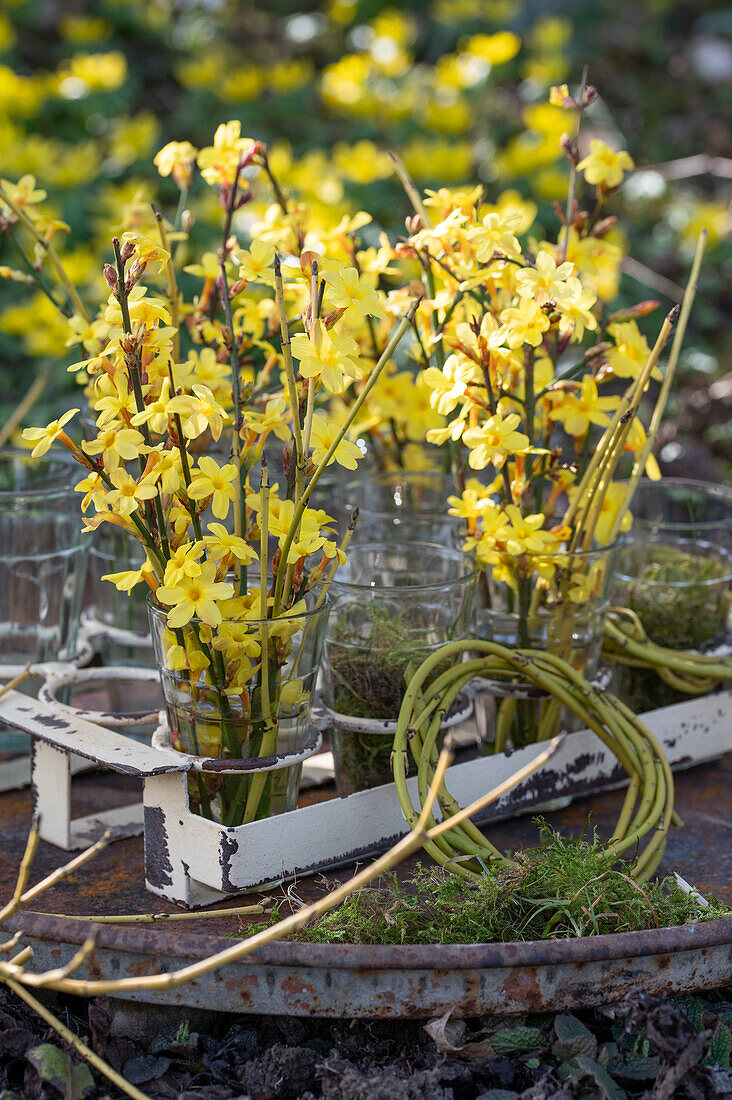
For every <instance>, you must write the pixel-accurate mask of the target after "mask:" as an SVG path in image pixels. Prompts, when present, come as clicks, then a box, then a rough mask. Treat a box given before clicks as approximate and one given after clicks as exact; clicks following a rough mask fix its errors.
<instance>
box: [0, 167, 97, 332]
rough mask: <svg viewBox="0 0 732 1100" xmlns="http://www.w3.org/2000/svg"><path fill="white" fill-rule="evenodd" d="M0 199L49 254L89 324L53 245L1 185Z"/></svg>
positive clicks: (85, 309)
mask: <svg viewBox="0 0 732 1100" xmlns="http://www.w3.org/2000/svg"><path fill="white" fill-rule="evenodd" d="M0 199H2V201H3V202H4V203H5V204H6V206H9V207H10V209H11V210H12V211H13V213H14V214H15V216H16V218H17V219H18V221H19V222H20V223H21V225H22V226H24V228H25V229H27V230H28V232H29V233H30V234H31V236H32V237H33V239H34V240H35V241H37V242H38V244H39V245H40V246H41V248H42V249H43V250H44V252H45V253H46V254H47V256H48V258H49V260H50V261H51V263H52V264H53V267H54V269H55V271H56V274H57V275H58V277H59V280H60V282H61V283H62V284H63V286H64V288H65V290H66V293H67V294H68V296H69V298H70V299H71V301H72V302H73V303H74V308H75V309H76V312H77V313H78V314H79V316H80V317H83V318H84V320H85V321H86V322H87V324H89V323H90V321H91V317H90V316H89V311H88V310H87V308H86V306H85V305H84V303H83V302H82V300H81V298H80V297H79V292H78V290H77V289H76V287H75V286H74V284H73V283H72V281H71V279H70V278H69V276H68V274H67V272H66V268H65V267H64V265H63V264H62V263H61V260H60V259H59V256H58V253H57V252H56V249H55V248H54V247H53V245H52V244H51V243H50V242H49V241H47V240H46V238H45V237H44V236H43V234H42V233H40V232H39V231H38V229H37V228H36V227H35V225H34V224H33V222H32V221H31V219H30V218H29V217H28V215H27V214H25V213H24V211H23V210H22V209H21V207H19V206H16V204H15V203H14V202H13V200H12V199H11V198H10V196H9V195H8V193H7V191H6V190H5V188H4V187H3V186H2V184H0Z"/></svg>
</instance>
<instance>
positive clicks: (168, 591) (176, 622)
mask: <svg viewBox="0 0 732 1100" xmlns="http://www.w3.org/2000/svg"><path fill="white" fill-rule="evenodd" d="M233 594H234V586H233V585H231V584H229V583H228V581H217V580H216V565H215V564H214V562H212V561H206V562H204V563H203V565H202V566H201V572H200V574H199V575H198V576H197V577H184V578H183V580H182V581H181V583H180V584H177V585H173V586H170V587H169V586H167V585H162V586H161V587H160V588H158V590H157V593H156V595H157V598H158V600H159V601H160V602H161V603H164V604H166V605H167V606H169V607H172V610H171V611H169V612H168V626H169V627H170V628H171V629H172V630H176V629H177V628H178V627H181V626H185V625H186V623H189V622H190V621H191V619H192V618H194V617H195V618H197V619H201V620H202V621H203V622H204V623H207V624H208V625H209V626H211V627H216V626H218V625H219V623H220V622H221V612H220V611H219V608H218V606H217V604H216V600H227V599H228V598H229V597H230V596H233Z"/></svg>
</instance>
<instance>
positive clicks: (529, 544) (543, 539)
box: [500, 504, 557, 557]
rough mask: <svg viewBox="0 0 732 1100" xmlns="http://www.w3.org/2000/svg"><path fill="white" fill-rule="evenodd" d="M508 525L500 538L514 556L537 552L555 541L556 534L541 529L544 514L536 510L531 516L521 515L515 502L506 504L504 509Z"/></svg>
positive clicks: (544, 549) (545, 548)
mask: <svg viewBox="0 0 732 1100" xmlns="http://www.w3.org/2000/svg"><path fill="white" fill-rule="evenodd" d="M504 512H505V516H506V519H507V520H508V521H509V522H508V525H507V526H506V527H505V528H504V529H503V531H502V532H501V536H500V539H501V541H502V542H503V544H504V546H505V547H506V550H507V551H508V553H509V554H511V555H513V556H514V557H518V556H519V555H520V554H526V553H534V554H538V553H541V552H542V551H546V550H547V549H548V548H549V546H551V545H552V544H553V543H556V541H557V540H556V535H554V534H552V532H551V531H542V530H540V528H541V527H542V526H543V524H544V519H545V517H544V515H543V513H541V512H537V513H536V514H535V515H532V516H522V515H521V509H520V508H518V507H517V506H516V505H515V504H507V505H506V507H505V509H504Z"/></svg>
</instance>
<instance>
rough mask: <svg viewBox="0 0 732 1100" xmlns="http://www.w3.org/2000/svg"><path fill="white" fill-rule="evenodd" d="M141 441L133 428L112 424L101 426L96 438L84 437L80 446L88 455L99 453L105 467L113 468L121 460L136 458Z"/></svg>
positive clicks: (120, 462)
mask: <svg viewBox="0 0 732 1100" xmlns="http://www.w3.org/2000/svg"><path fill="white" fill-rule="evenodd" d="M143 443H144V440H143V438H142V436H141V435H140V433H139V432H138V431H135V429H134V428H122V427H119V426H118V425H116V424H112V425H110V426H109V427H108V428H103V429H102V430H101V431H100V432H99V435H98V436H97V438H96V439H90V440H86V439H85V440H84V441H83V442H82V444H81V448H82V450H83V451H85V452H86V453H87V454H88V455H98V454H101V456H102V461H103V463H104V466H105V469H107V470H115V469H116V468H117V467H118V466H120V465H121V464H122V463H123V462H130V461H131V460H132V459H133V458H137V457H138V455H139V454H140V448H141V447H142V445H143Z"/></svg>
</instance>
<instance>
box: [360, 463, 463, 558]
mask: <svg viewBox="0 0 732 1100" xmlns="http://www.w3.org/2000/svg"><path fill="white" fill-rule="evenodd" d="M455 492H456V490H455V482H454V480H453V478H452V477H451V475H449V474H445V473H443V472H442V471H440V470H387V471H381V472H378V473H372V474H368V475H367V476H365V477H359V478H356V479H354V480H352V481H349V482H347V483H346V484H345V485H344V486H343V495H342V498H341V499H342V500H343V510H344V512H345V513H347V515H348V516H350V514H351V512H352V511H353V509H354V508H356V507H358V510H359V518H358V526H357V527H356V533H355V535H354V539H358V542H359V543H360V542H366V541H368V542H371V541H374V540H377V539H378V540H381V539H384V540H386V539H388V540H390V541H392V540H396V541H398V542H433V543H439V544H440V545H442V546H450V545H453V544H454V542H455V537H456V534H457V532H458V530H459V526H460V521H459V520H458V519H457V518H456V517H454V516H449V515H448V514H447V507H448V505H447V498H448V497H449V496H450V495H451V494H454V493H455ZM346 518H347V517H346Z"/></svg>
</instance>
